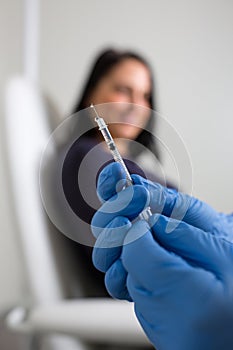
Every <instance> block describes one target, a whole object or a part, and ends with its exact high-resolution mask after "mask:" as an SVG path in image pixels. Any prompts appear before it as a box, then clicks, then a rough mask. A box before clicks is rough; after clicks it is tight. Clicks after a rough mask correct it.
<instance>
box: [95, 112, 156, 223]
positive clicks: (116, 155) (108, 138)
mask: <svg viewBox="0 0 233 350" xmlns="http://www.w3.org/2000/svg"><path fill="white" fill-rule="evenodd" d="M95 121H96V123H97V124H98V126H99V130H100V131H101V133H102V135H103V137H104V140H105V142H106V144H107V146H108V148H109V150H110V152H111V154H112V156H113V158H114V160H115V162H118V163H120V164H121V165H122V167H123V169H124V171H125V174H126V180H127V184H126V187H128V186H132V185H133V181H132V178H131V176H130V173H129V171H128V169H127V167H126V165H125V162H124V160H123V158H122V157H121V155H120V153H119V151H118V149H117V147H116V145H115V142H114V140H113V138H112V135H111V134H110V132H109V130H108V127H107V125H106V123H105V121H104V119H103V118H100V117H96V118H95ZM151 215H152V213H151V209H150V207H147V208H145V209H144V210H143V211H142V212H141V213H140V214H139V218H140V219H143V220H146V221H147V220H148V219H149V217H150V216H151Z"/></svg>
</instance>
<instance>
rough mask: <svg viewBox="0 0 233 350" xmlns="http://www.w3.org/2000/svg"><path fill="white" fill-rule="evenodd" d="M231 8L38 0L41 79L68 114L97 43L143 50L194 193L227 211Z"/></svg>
mask: <svg viewBox="0 0 233 350" xmlns="http://www.w3.org/2000/svg"><path fill="white" fill-rule="evenodd" d="M232 13H233V3H232V2H231V1H228V0H223V1H220V0H204V1H203V0H196V1H192V0H176V1H172V0H163V1H161V0H146V1H141V0H127V1H124V0H119V1H113V0H101V1H98V0H86V1H85V2H84V1H81V0H79V1H78V0H69V1H65V0H60V1H56V0H49V1H47V0H42V9H41V16H42V27H41V40H42V46H41V82H42V85H43V87H44V89H45V90H46V91H47V92H48V93H49V94H50V95H51V96H52V97H53V98H54V99H55V100H56V101H57V103H58V105H59V107H60V110H61V111H62V112H63V113H65V114H68V113H69V111H70V109H71V106H72V104H73V103H74V101H75V98H76V96H77V94H78V92H79V89H80V87H81V86H82V82H83V80H84V78H85V75H86V73H87V71H88V68H89V64H90V63H91V62H92V59H93V56H94V55H95V54H96V52H98V50H99V49H100V48H101V47H105V46H107V45H109V44H113V45H118V46H120V47H130V48H133V49H134V48H135V49H137V50H138V51H139V52H142V53H144V54H145V55H146V57H147V58H148V59H149V60H150V61H151V63H152V66H153V68H154V70H155V73H156V81H157V89H158V95H159V111H160V112H161V113H162V114H163V115H164V116H165V117H166V118H167V119H168V120H169V121H170V122H171V123H172V124H173V125H174V126H175V127H176V129H177V131H178V132H179V134H180V135H181V137H182V138H183V139H184V142H185V144H186V146H187V149H188V151H189V153H190V156H191V160H192V164H193V176H194V177H193V189H194V194H195V195H196V196H199V197H200V198H202V199H203V200H206V201H208V202H209V203H211V204H212V205H213V206H214V207H216V208H217V209H219V210H223V211H231V210H232V207H233V199H232V198H233V186H232V185H231V179H232V175H233V161H232V159H231V155H232V140H231V129H232V127H233V118H231V115H232V113H233V102H232V98H231V95H232V91H233V65H232V62H233V21H232Z"/></svg>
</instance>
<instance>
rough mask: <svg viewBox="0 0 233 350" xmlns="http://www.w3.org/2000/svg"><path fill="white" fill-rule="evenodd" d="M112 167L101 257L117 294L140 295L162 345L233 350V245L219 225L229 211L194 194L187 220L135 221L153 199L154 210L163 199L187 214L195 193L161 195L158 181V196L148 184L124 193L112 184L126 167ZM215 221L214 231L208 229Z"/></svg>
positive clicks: (98, 219) (103, 190)
mask: <svg viewBox="0 0 233 350" xmlns="http://www.w3.org/2000/svg"><path fill="white" fill-rule="evenodd" d="M109 169H111V172H112V175H114V176H111V177H109V173H108V174H107V176H106V169H105V170H104V171H103V173H102V175H101V176H100V180H99V187H98V189H99V195H100V196H101V197H102V198H104V199H108V198H110V200H108V201H107V202H105V203H104V204H103V206H102V208H101V209H100V211H98V212H97V213H96V215H95V216H94V218H93V232H94V234H95V235H96V237H97V241H96V246H95V249H94V252H93V261H94V264H95V266H96V267H97V268H98V269H100V270H101V271H105V272H106V278H105V280H106V286H107V288H108V290H109V292H110V294H111V295H112V296H113V297H116V298H124V299H128V300H133V301H134V302H135V312H136V315H137V317H138V319H139V321H140V323H141V325H142V327H143V328H144V330H145V332H146V334H147V335H148V337H149V339H150V340H151V341H152V343H153V344H154V345H155V346H156V347H157V349H158V350H167V349H168V350H170V349H174V350H176V349H177V350H178V349H179V350H183V349H184V350H187V349H189V350H194V349H195V350H196V349H199V350H202V349H205V350H209V349H211V350H213V349H220V348H222V349H232V348H233V336H232V334H231V333H232V332H231V328H232V325H233V277H232V264H233V246H232V244H231V243H230V242H228V241H227V240H225V239H223V238H221V237H222V235H221V232H220V230H219V229H218V230H217V229H215V228H216V227H220V224H219V225H216V224H215V222H217V221H218V220H219V221H220V220H221V217H223V215H220V216H219V215H218V214H217V213H216V212H215V211H214V210H213V209H211V208H210V207H209V206H207V205H205V204H204V203H202V202H199V201H197V200H195V199H192V198H191V197H189V199H188V201H189V205H188V206H187V212H186V213H183V214H185V215H184V217H183V220H185V221H186V222H185V221H182V222H180V221H177V220H176V219H172V218H168V217H166V216H164V215H161V214H155V215H153V217H152V218H151V222H150V226H149V224H148V223H146V222H145V221H137V222H136V223H134V224H132V223H131V222H130V220H132V219H133V218H135V217H136V216H137V214H138V213H139V212H140V211H141V210H142V209H143V207H144V206H145V205H148V198H149V200H150V205H151V207H152V210H153V211H155V210H156V203H155V202H154V201H153V200H154V199H155V198H157V199H156V200H157V203H158V206H157V207H158V208H159V209H160V210H162V212H163V214H166V213H168V212H171V211H172V210H173V208H174V207H176V215H177V214H178V215H179V216H180V213H181V212H183V207H182V205H183V203H184V202H185V203H186V200H187V198H188V197H187V198H186V197H183V195H181V194H178V193H176V192H174V191H170V190H166V189H163V188H162V190H160V191H158V192H159V194H157V195H156V189H155V187H156V186H157V185H155V187H153V185H152V184H151V183H150V184H149V194H150V195H149V194H148V191H147V190H146V189H145V187H144V186H140V185H139V186H138V185H136V186H133V189H134V190H133V193H132V188H127V189H126V190H124V191H122V192H120V193H119V194H118V195H116V194H115V186H114V187H112V185H114V183H116V182H118V180H121V179H122V172H121V169H120V168H119V165H114V166H113V165H111V166H110V168H108V169H107V171H109ZM103 174H104V175H103ZM104 177H105V180H106V181H105V187H103V181H102V180H103V179H104ZM116 180H117V181H116ZM139 180H140V181H144V180H142V179H139ZM122 182H123V183H124V180H123V181H121V183H122ZM134 182H136V181H135V177H134ZM111 188H114V190H111ZM159 188H160V187H159ZM130 191H131V193H130ZM112 195H113V197H112ZM156 196H157V197H156ZM183 198H184V199H183ZM139 203H140V205H139ZM161 203H163V205H162V206H160V204H161ZM195 205H196V207H195ZM201 208H202V209H203V210H201ZM195 209H196V210H195ZM205 210H206V213H207V214H208V215H207V220H206V221H205V215H204V214H202V211H204V212H205ZM106 212H107V213H106ZM167 215H168V214H167ZM128 218H129V219H130V220H129V219H128ZM210 218H212V219H210ZM189 220H190V221H191V223H192V225H190V224H189V223H188V221H189ZM227 221H229V220H227ZM223 222H224V225H225V220H223ZM213 223H214V224H213ZM171 224H172V227H173V229H172V230H171V228H169V230H168V229H167V228H168V226H169V225H170V227H171ZM194 224H196V226H198V225H199V226H201V229H200V228H198V227H195V226H194ZM211 225H212V226H211ZM101 227H102V228H101ZM211 227H212V228H214V232H213V233H214V234H212V233H211V232H207V231H211ZM204 229H205V230H204ZM167 231H169V232H170V233H169V234H167V233H166V232H167ZM226 231H227V230H226ZM118 232H119V234H118ZM224 235H225V234H224ZM138 237H139V238H138ZM129 242H130V243H129ZM103 244H104V246H105V248H102V247H103ZM121 244H123V248H121V246H120V245H121ZM108 247H109V248H108Z"/></svg>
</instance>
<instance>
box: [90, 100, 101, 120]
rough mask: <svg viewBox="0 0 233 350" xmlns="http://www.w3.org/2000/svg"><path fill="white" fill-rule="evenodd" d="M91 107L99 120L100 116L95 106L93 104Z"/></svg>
mask: <svg viewBox="0 0 233 350" xmlns="http://www.w3.org/2000/svg"><path fill="white" fill-rule="evenodd" d="M90 107H91V108H92V109H93V110H94V112H95V115H96V118H99V115H98V113H97V110H96V109H95V106H94V105H93V103H92V104H91V105H90Z"/></svg>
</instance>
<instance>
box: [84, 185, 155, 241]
mask: <svg viewBox="0 0 233 350" xmlns="http://www.w3.org/2000/svg"><path fill="white" fill-rule="evenodd" d="M148 202H149V193H148V191H147V190H146V189H145V188H144V187H142V186H129V187H127V188H126V189H124V190H123V191H121V192H119V193H118V194H117V195H115V196H113V197H112V198H111V199H110V200H109V201H107V202H105V203H104V204H103V205H102V207H101V208H100V209H99V210H98V211H97V212H96V213H95V215H94V216H93V218H92V222H91V225H92V227H91V228H92V232H93V234H94V236H95V237H97V236H98V235H99V233H100V232H101V231H102V229H103V227H105V226H106V225H108V223H109V222H111V221H112V220H113V219H114V218H115V217H116V216H126V217H128V218H129V219H130V220H133V219H135V218H136V217H137V216H138V215H139V213H141V211H142V210H143V209H144V208H145V207H146V206H147V205H148Z"/></svg>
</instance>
